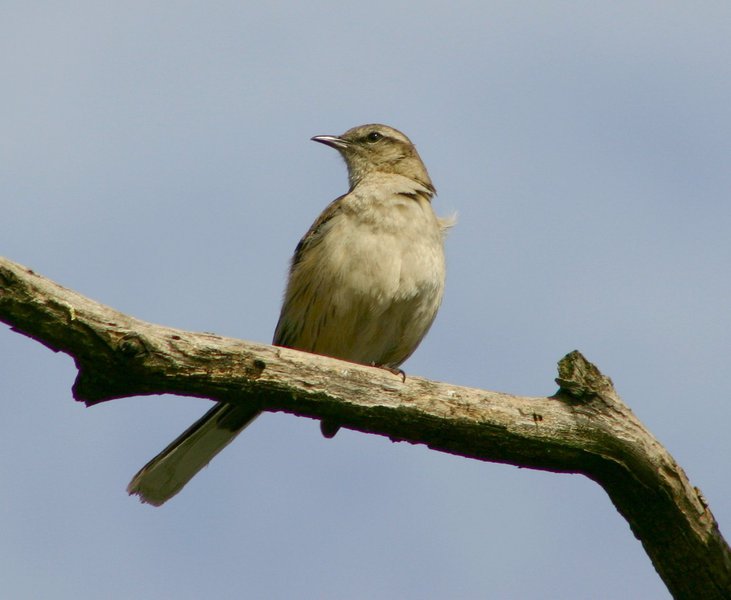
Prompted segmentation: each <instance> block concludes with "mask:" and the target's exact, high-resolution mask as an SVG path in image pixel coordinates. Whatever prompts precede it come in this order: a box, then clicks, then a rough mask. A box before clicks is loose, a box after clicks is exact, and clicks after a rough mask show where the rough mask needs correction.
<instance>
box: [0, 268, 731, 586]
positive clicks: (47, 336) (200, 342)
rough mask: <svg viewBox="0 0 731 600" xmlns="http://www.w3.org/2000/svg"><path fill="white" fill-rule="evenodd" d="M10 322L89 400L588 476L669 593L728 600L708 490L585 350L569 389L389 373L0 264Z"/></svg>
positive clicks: (568, 377)
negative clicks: (284, 423)
mask: <svg viewBox="0 0 731 600" xmlns="http://www.w3.org/2000/svg"><path fill="white" fill-rule="evenodd" d="M0 320H2V321H4V322H5V323H7V324H9V325H10V326H11V327H12V328H13V330H15V331H18V332H20V333H23V334H25V335H27V336H29V337H31V338H33V339H35V340H37V341H39V342H40V343H42V344H44V345H45V346H47V347H49V348H51V349H52V350H54V351H61V352H65V353H67V354H69V355H71V356H72V357H73V359H74V361H75V363H76V366H77V368H78V376H77V378H76V381H75V383H74V386H73V395H74V398H75V399H76V400H79V401H83V402H85V403H86V404H87V405H89V406H91V405H94V404H97V403H99V402H103V401H106V400H112V399H115V398H122V397H128V396H137V395H148V394H162V393H172V394H178V395H183V396H195V397H200V398H210V399H213V400H218V401H226V402H253V403H256V404H257V405H258V406H260V407H261V409H262V410H268V411H284V412H288V413H292V414H295V415H299V416H304V417H312V418H317V419H323V418H327V419H328V420H333V421H336V422H338V423H340V424H341V425H342V426H343V427H348V428H350V429H354V430H357V431H362V432H366V433H375V434H379V435H384V436H387V437H389V438H390V439H392V440H394V441H406V442H410V443H413V444H426V445H427V446H428V447H429V448H432V449H434V450H440V451H442V452H449V453H452V454H457V455H460V456H465V457H468V458H475V459H479V460H484V461H492V462H501V463H508V464H512V465H516V466H520V467H528V468H533V469H541V470H545V471H553V472H563V473H581V474H583V475H586V476H587V477H589V478H590V479H592V480H594V481H596V482H597V483H598V484H599V485H601V486H602V487H603V488H604V490H605V491H606V492H607V494H608V495H609V497H610V498H611V500H612V502H613V503H614V505H615V507H616V508H617V510H618V511H619V512H620V513H621V514H622V515H623V516H624V517H625V519H626V520H627V521H628V523H629V525H630V527H631V528H632V531H633V532H634V534H635V536H636V537H637V538H639V540H640V541H641V542H642V544H643V546H644V548H645V550H646V552H647V553H648V555H649V556H650V558H651V560H652V563H653V564H654V566H655V568H656V570H657V572H658V573H659V575H660V576H661V577H662V579H663V581H664V582H665V584H666V585H667V587H668V589H669V590H670V592H671V594H672V595H673V597H675V598H682V599H686V598H687V599H697V598H705V599H715V598H718V599H721V598H731V551H730V550H729V547H728V545H727V543H726V541H725V540H724V539H723V537H722V536H721V534H720V532H719V529H718V525H717V523H716V520H715V519H714V517H713V515H712V513H711V511H710V509H709V507H708V504H707V503H706V501H705V499H704V498H703V496H702V495H701V493H700V490H698V489H697V488H694V487H693V486H691V484H690V482H689V481H688V479H687V477H686V475H685V473H684V472H683V470H682V469H681V468H680V467H679V466H678V465H677V464H676V463H675V461H674V460H673V458H672V457H671V456H670V454H669V453H668V452H667V451H666V450H665V449H664V448H663V447H662V446H661V445H660V443H659V442H658V441H657V440H656V439H655V438H654V437H653V436H652V434H651V433H650V432H649V431H647V429H645V427H644V426H643V425H642V423H640V421H639V420H638V419H637V418H636V417H635V415H634V414H633V413H632V411H631V410H630V409H629V408H628V407H627V406H626V405H625V404H624V403H623V402H622V400H621V399H620V398H619V396H618V395H617V393H616V392H615V390H614V386H613V385H612V382H611V380H610V379H609V378H608V377H606V376H604V375H602V374H601V373H600V372H599V370H598V369H597V368H596V367H595V366H594V365H592V364H591V363H589V362H588V361H587V360H586V359H585V358H584V357H583V356H582V355H581V354H580V353H578V352H576V351H575V352H572V353H570V354H568V355H566V356H565V357H564V358H563V359H561V361H560V362H559V365H558V368H559V377H558V378H557V379H556V382H557V383H558V384H559V390H558V392H557V393H556V394H555V395H554V396H551V397H521V396H513V395H510V394H503V393H498V392H491V391H486V390H479V389H473V388H467V387H461V386H457V385H451V384H445V383H437V382H433V381H428V380H426V379H421V378H419V377H411V376H410V377H408V378H407V379H406V381H402V380H401V378H400V377H398V376H394V375H391V374H390V373H387V372H385V371H384V370H382V369H375V368H370V367H366V366H362V365H357V364H352V363H347V362H343V361H339V360H335V359H331V358H327V357H323V356H316V355H313V354H307V353H304V352H299V351H296V350H290V349H287V348H279V347H274V346H269V345H263V344H254V343H250V342H244V341H241V340H236V339H231V338H226V337H221V336H218V335H214V334H210V333H192V332H188V331H182V330H177V329H172V328H169V327H162V326H159V325H154V324H151V323H146V322H144V321H140V320H137V319H134V318H133V317H130V316H128V315H125V314H122V313H120V312H118V311H116V310H114V309H112V308H110V307H107V306H104V305H102V304H99V303H97V302H95V301H93V300H90V299H89V298H86V297H84V296H82V295H80V294H78V293H76V292H74V291H72V290H68V289H66V288H63V287H61V286H60V285H58V284H56V283H54V282H52V281H50V280H48V279H45V278H43V277H41V276H39V275H37V274H36V273H34V272H33V271H32V270H30V269H28V268H26V267H23V266H22V265H19V264H17V263H13V262H11V261H9V260H6V259H2V258H0Z"/></svg>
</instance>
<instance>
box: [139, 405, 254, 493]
mask: <svg viewBox="0 0 731 600" xmlns="http://www.w3.org/2000/svg"><path fill="white" fill-rule="evenodd" d="M259 413H260V410H259V409H258V408H257V407H250V406H241V405H238V404H228V403H225V402H219V403H218V404H216V405H215V406H214V407H213V408H212V409H211V410H209V411H208V412H207V413H206V414H205V415H203V416H202V417H201V418H200V419H198V420H197V421H196V422H195V423H193V425H191V426H190V427H189V428H188V429H186V430H185V431H184V432H183V433H182V434H181V435H180V436H178V437H177V439H175V441H173V442H172V443H171V444H170V445H169V446H168V447H167V448H165V450H163V451H162V452H160V454H158V455H157V456H156V457H155V458H153V459H152V460H151V461H150V462H148V463H147V464H146V465H145V466H144V467H142V469H140V471H139V472H138V473H137V475H135V476H134V477H133V478H132V481H130V483H129V485H128V486H127V491H128V492H129V493H130V495H131V494H137V495H138V496H139V497H140V500H141V501H142V502H148V503H149V504H153V505H155V506H160V505H161V504H163V503H165V502H167V501H168V500H170V498H172V497H173V496H174V495H175V494H177V493H178V492H179V491H180V490H181V489H183V487H184V486H185V484H187V483H188V482H189V481H190V480H191V479H192V478H193V477H194V476H195V474H196V473H198V471H200V470H201V469H202V468H203V467H205V466H206V465H207V464H208V463H209V462H210V461H211V460H212V459H213V457H214V456H216V454H218V453H219V452H220V451H221V450H223V449H224V448H225V447H226V446H228V445H229V444H230V443H231V442H232V441H233V440H234V438H235V437H236V436H237V435H238V434H239V433H241V431H243V429H244V428H245V427H246V426H247V425H248V424H249V423H251V422H252V421H253V420H254V419H255V418H256V417H257V416H258V415H259Z"/></svg>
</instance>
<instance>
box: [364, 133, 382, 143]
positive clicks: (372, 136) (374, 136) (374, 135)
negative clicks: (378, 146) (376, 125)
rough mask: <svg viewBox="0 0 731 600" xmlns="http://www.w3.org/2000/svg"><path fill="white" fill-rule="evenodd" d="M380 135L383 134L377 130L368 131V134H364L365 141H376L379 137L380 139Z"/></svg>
mask: <svg viewBox="0 0 731 600" xmlns="http://www.w3.org/2000/svg"><path fill="white" fill-rule="evenodd" d="M382 137H383V135H381V134H380V133H378V132H377V131H371V132H370V133H369V134H368V135H367V136H366V141H368V142H371V143H373V142H377V141H378V140H380V139H381V138H382Z"/></svg>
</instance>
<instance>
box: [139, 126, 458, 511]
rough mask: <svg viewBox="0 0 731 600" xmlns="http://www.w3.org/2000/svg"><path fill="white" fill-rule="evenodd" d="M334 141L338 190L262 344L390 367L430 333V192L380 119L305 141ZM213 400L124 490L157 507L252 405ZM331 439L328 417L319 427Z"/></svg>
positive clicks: (433, 271)
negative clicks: (342, 184) (340, 169)
mask: <svg viewBox="0 0 731 600" xmlns="http://www.w3.org/2000/svg"><path fill="white" fill-rule="evenodd" d="M311 139H312V140H313V141H315V142H319V143H321V144H324V145H326V146H330V147H332V148H334V149H335V150H337V151H338V152H339V153H340V155H341V156H342V158H343V159H344V161H345V164H346V167H347V171H348V183H349V190H348V192H347V193H345V194H343V195H342V196H340V197H339V198H336V199H335V200H334V201H332V202H331V203H330V204H329V205H328V206H327V207H326V208H325V210H324V211H323V212H322V213H321V214H320V216H319V217H318V218H317V219H316V220H315V222H314V223H313V224H312V226H311V227H310V228H309V230H308V231H307V233H305V235H304V236H303V237H302V239H301V240H300V242H299V243H298V244H297V247H296V249H295V251H294V255H293V257H292V260H291V263H290V268H289V278H288V282H287V286H286V290H285V293H284V300H283V302H282V308H281V313H280V316H279V321H278V323H277V326H276V329H275V332H274V338H273V344H274V345H277V346H283V347H288V348H294V349H297V350H303V351H306V352H312V353H315V354H321V355H326V356H330V357H334V358H339V359H342V360H345V361H350V362H354V363H360V364H364V365H369V366H373V367H380V368H383V369H387V370H389V371H391V372H393V373H401V374H403V371H401V369H400V365H401V364H402V363H403V362H404V361H405V360H406V359H407V358H409V356H411V354H412V353H413V352H414V350H416V348H417V346H419V344H420V343H421V341H422V339H423V338H424V336H425V335H426V333H427V332H428V331H429V328H430V327H431V325H432V323H433V321H434V318H435V317H436V314H437V311H438V309H439V306H440V304H441V302H442V297H443V293H444V285H445V271H446V268H445V257H444V239H445V236H446V232H447V230H448V229H449V228H450V227H451V226H452V225H453V224H454V217H447V218H440V217H437V215H436V214H435V212H434V210H433V208H432V199H433V197H434V196H435V195H436V189H435V188H434V185H433V184H432V181H431V179H430V178H429V174H428V172H427V170H426V167H425V166H424V163H423V162H422V160H421V158H420V156H419V154H418V152H417V151H416V147H415V146H414V144H412V143H411V141H410V140H409V138H407V137H406V136H405V135H404V134H403V133H401V132H400V131H398V130H397V129H394V128H393V127H389V126H387V125H381V124H367V125H360V126H358V127H353V128H352V129H349V130H348V131H346V132H345V133H343V134H342V135H339V136H335V135H317V136H315V137H313V138H311ZM260 410H261V409H260V408H259V407H258V406H249V405H247V404H245V403H227V402H218V403H217V404H216V405H214V407H213V408H211V409H210V410H209V411H208V412H207V413H206V414H205V415H203V417H201V418H200V419H198V421H196V422H195V423H194V424H193V425H191V426H190V427H189V428H188V429H187V430H186V431H184V432H183V433H182V434H181V435H180V436H178V438H177V439H175V440H174V441H173V442H172V443H171V444H170V445H168V446H167V447H166V448H165V449H164V450H163V451H162V452H160V453H159V454H158V455H157V456H155V458H153V459H152V460H151V461H150V462H148V463H147V464H146V465H145V466H144V467H143V468H142V469H141V470H140V471H139V472H138V473H137V474H136V475H135V476H134V477H133V479H132V481H131V482H130V484H129V486H128V488H127V491H128V492H129V494H130V495H134V494H136V495H138V496H139V497H140V500H141V501H142V502H145V503H149V504H152V505H154V506H160V505H162V504H163V503H165V502H166V501H168V500H169V499H170V498H172V497H173V496H175V495H176V494H177V493H178V492H179V491H180V490H181V489H182V488H183V487H184V486H185V485H186V484H187V483H188V482H189V481H190V480H191V479H192V478H193V477H194V476H195V475H196V474H197V473H198V472H199V471H200V470H201V469H203V467H205V466H206V465H207V464H208V463H209V462H210V461H211V459H213V457H214V456H216V455H217V454H218V453H219V452H220V451H221V450H223V449H224V448H225V447H226V446H227V445H228V444H229V443H230V442H232V441H233V440H234V438H236V436H237V435H238V434H239V433H241V432H242V431H243V429H244V428H245V427H246V426H247V425H249V424H250V423H251V422H252V421H253V420H254V419H255V418H256V417H257V416H258V415H259V414H260ZM322 428H323V433H324V434H325V435H326V436H327V437H330V436H331V435H334V433H335V431H337V429H338V424H327V423H323V424H322Z"/></svg>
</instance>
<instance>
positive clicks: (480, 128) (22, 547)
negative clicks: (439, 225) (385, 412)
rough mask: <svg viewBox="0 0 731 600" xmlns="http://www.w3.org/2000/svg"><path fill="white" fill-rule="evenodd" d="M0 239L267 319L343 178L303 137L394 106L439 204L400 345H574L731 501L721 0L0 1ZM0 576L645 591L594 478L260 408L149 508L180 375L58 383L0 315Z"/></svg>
mask: <svg viewBox="0 0 731 600" xmlns="http://www.w3.org/2000/svg"><path fill="white" fill-rule="evenodd" d="M0 15H1V18H0V67H1V70H2V73H3V80H4V85H3V94H2V95H0V120H1V122H2V131H3V133H2V137H1V138H0V184H1V187H0V214H1V215H2V218H0V231H2V235H1V236H0V254H2V255H4V256H7V257H8V258H11V259H13V260H16V261H18V262H20V263H23V264H25V265H28V266H30V267H32V268H33V269H34V270H36V271H38V272H39V273H42V274H44V275H46V276H48V277H50V278H52V279H54V280H56V281H58V282H59V283H61V284H63V285H64V286H66V287H70V288H73V289H76V290H77V291H79V292H81V293H83V294H86V295H88V296H90V297H91V298H94V299H96V300H99V301H101V302H103V303H105V304H108V305H111V306H113V307H115V308H117V309H119V310H122V311H124V312H127V313H129V314H131V315H134V316H136V317H138V318H141V319H145V320H149V321H152V322H156V323H161V324H165V325H170V326H174V327H179V328H185V329H191V330H198V331H213V332H216V333H219V334H222V335H227V336H233V337H240V338H244V339H249V340H255V341H263V342H268V341H269V340H270V339H271V335H272V332H273V329H274V325H275V323H276V319H277V316H278V312H279V303H280V298H281V294H282V291H283V287H284V283H285V277H286V270H287V261H288V260H289V257H290V255H291V253H292V251H293V249H294V247H295V245H296V243H297V241H298V240H299V238H300V236H301V235H302V234H303V233H304V232H305V231H306V230H307V228H308V227H309V225H310V223H311V222H312V221H313V220H314V218H315V217H316V216H317V215H318V214H319V212H320V211H321V210H322V208H324V206H325V205H326V204H327V203H328V202H330V201H331V200H332V199H333V198H335V197H336V196H338V195H339V194H341V193H343V192H344V191H346V189H347V180H346V175H345V168H344V165H343V164H342V161H341V160H340V159H339V158H338V156H337V153H335V152H333V151H332V150H329V149H327V148H324V147H322V146H320V145H317V144H313V143H312V142H310V141H309V138H310V137H311V136H313V135H317V134H338V133H342V132H343V131H345V130H346V129H348V128H350V127H352V126H354V125H358V124H361V123H367V122H383V123H387V124H389V125H393V126H395V127H397V128H398V129H401V130H402V131H404V132H405V133H406V134H407V135H408V136H409V137H410V138H411V139H412V140H413V141H414V142H415V143H416V145H417V147H418V148H419V152H420V154H421V156H422V158H423V159H424V161H425V163H426V165H427V167H428V168H429V172H430V174H431V176H432V179H433V181H434V183H435V185H436V187H437V189H438V191H439V196H438V197H437V198H436V200H435V208H436V210H437V212H438V213H440V214H442V215H446V214H449V213H452V212H454V211H456V212H457V213H458V214H459V224H458V225H457V227H455V228H454V229H453V231H452V233H451V234H450V237H449V239H448V242H447V260H448V284H447V293H446V296H445V300H444V304H443V307H442V310H441V312H440V314H439V316H438V318H437V321H436V323H435V325H434V327H433V329H432V331H431V332H430V334H429V336H428V337H427V338H426V339H425V341H424V342H423V344H422V346H421V347H420V348H419V350H418V351H417V352H416V353H415V354H414V356H413V357H412V358H411V359H410V360H409V361H408V362H407V363H406V364H405V369H406V371H407V372H408V373H411V374H413V375H419V376H424V377H428V378H432V379H437V380H441V381H448V382H452V383H456V384H461V385H470V386H475V387H480V388H486V389H493V390H499V391H505V392H510V393H516V394H526V395H547V394H551V393H553V392H554V391H555V389H556V386H555V384H554V383H553V378H554V377H555V364H556V362H557V360H558V359H560V358H561V357H562V356H563V355H564V354H565V353H566V352H569V351H570V350H573V349H575V348H577V349H579V350H581V351H582V352H583V353H584V354H585V355H586V356H587V358H589V359H590V360H591V361H593V362H595V363H596V364H597V365H598V366H599V367H600V369H601V370H602V371H603V372H604V373H605V374H607V375H609V376H610V377H612V379H613V380H614V382H615V385H616V387H617V389H618V391H619V392H620V394H621V395H622V397H623V399H624V400H625V402H626V403H627V404H629V405H630V406H631V407H632V409H633V410H634V412H635V413H636V414H637V415H638V416H639V418H640V419H641V420H642V421H643V422H644V423H645V424H646V425H647V427H648V428H649V429H650V430H651V431H652V432H653V433H654V434H655V435H656V436H657V437H658V439H659V440H660V441H661V442H662V443H663V444H664V445H665V446H666V447H667V448H668V449H669V450H670V452H671V453H672V454H673V456H674V457H675V458H676V460H677V461H678V462H679V463H680V464H681V465H682V466H683V468H684V469H685V471H686V472H687V474H688V476H689V477H690V479H691V482H692V483H693V484H694V485H696V486H698V487H700V488H701V489H702V491H703V493H704V494H705V496H706V498H707V499H708V501H709V503H710V506H711V508H712V510H713V511H714V514H715V515H716V518H717V519H718V521H719V523H720V526H721V529H722V531H725V532H727V530H728V527H729V526H730V525H729V524H731V476H729V469H728V460H729V456H730V455H731V438H729V436H728V433H727V429H728V427H727V426H726V423H727V422H728V420H729V419H731V402H730V401H729V384H728V372H729V366H730V364H731V352H729V350H730V346H731V342H730V340H731V311H730V310H729V298H731V276H730V272H731V271H730V269H729V265H730V264H731V235H729V231H731V203H730V202H729V198H730V197H731V169H730V168H729V165H730V164H731V64H730V63H729V60H728V57H729V56H730V55H731V6H730V5H729V4H728V3H725V2H704V3H700V4H698V3H695V4H693V5H690V4H688V3H682V2H653V1H649V2H643V3H637V2H611V3H609V2H604V3H583V2H554V1H542V2H523V3H512V2H455V3H450V4H449V6H447V5H446V4H442V3H436V2H424V3H421V4H419V5H414V4H413V3H407V2H399V1H396V2H394V1H391V2H370V3H358V4H354V5H349V4H347V3H335V2H312V3H307V4H299V3H287V2H279V3H277V2H274V3H269V5H268V6H260V7H253V8H252V7H250V6H248V5H247V3H240V2H215V3H203V2H177V3H171V2H157V3H155V4H154V6H150V5H149V3H138V2H125V3H103V2H102V3H100V2H77V3H74V4H73V5H71V6H69V5H65V6H62V5H58V4H51V3H48V4H45V3H28V2H6V3H4V4H3V6H2V8H0ZM0 356H2V361H1V362H0V396H1V397H2V402H0V477H1V478H2V481H3V482H4V485H3V491H2V501H1V502H0V526H1V528H2V531H3V535H2V537H1V538H0V565H2V566H1V567H0V576H1V578H2V580H3V589H4V593H5V594H7V596H8V597H12V598H50V597H52V598H57V599H66V598H69V599H70V598H74V599H79V598H109V599H117V598H119V599H122V598H130V597H135V598H141V599H147V598H150V599H152V598H173V597H174V598H180V599H195V598H204V597H217V598H224V599H225V598H241V597H246V598H271V599H279V598H281V599H286V598H307V599H309V598H313V599H315V598H316V599H330V598H332V599H336V598H337V599H340V598H348V599H349V600H350V599H354V600H357V599H361V598H362V599H366V598H397V599H411V598H419V599H423V598H446V597H449V598H455V599H460V598H464V599H471V598H500V599H513V598H515V599H521V598H549V599H551V598H556V599H559V598H560V599H562V600H575V599H576V600H578V599H584V598H593V599H603V598H606V599H612V598H623V599H624V598H630V599H634V598H637V599H643V600H646V599H655V598H657V599H660V598H668V597H669V595H668V594H667V592H666V590H665V588H664V586H663V584H662V582H661V581H660V579H659V578H658V576H657V575H656V574H655V572H654V570H653V568H652V565H651V564H650V562H649V560H648V559H647V557H646V556H645V554H644V552H643V551H642V548H641V546H640V544H639V542H638V541H637V540H636V539H635V538H634V537H633V535H632V533H631V532H630V530H629V528H628V526H627V524H626V523H625V522H624V521H623V520H622V519H621V517H620V516H619V515H618V514H617V512H616V511H615V509H614V508H613V506H612V505H611V503H610V501H609V499H608V498H607V496H606V495H605V494H604V492H603V491H602V490H601V489H600V488H599V487H598V486H596V485H595V484H594V483H592V482H591V481H589V480H587V479H585V478H583V477H580V476H570V475H554V474H548V473H541V472H535V471H529V470H525V469H517V468H514V467H508V466H502V465H494V464H489V463H479V462H476V461H469V460H467V459H463V458H458V457H453V456H448V455H445V454H440V453H437V452H433V451H429V450H427V449H425V448H423V447H414V446H409V445H405V444H393V443H391V442H389V441H387V440H386V439H385V438H379V437H375V436H367V435H363V434H360V433H354V432H349V431H341V432H340V433H339V434H338V435H337V437H335V438H334V439H333V440H325V439H323V438H322V437H321V436H320V434H319V429H318V425H317V423H315V422H314V421H312V420H309V419H300V418H295V417H292V416H288V415H280V414H278V415H265V416H264V417H262V418H260V419H259V420H258V421H257V422H256V423H255V425H253V426H252V427H251V428H250V429H249V430H247V432H246V435H243V436H241V437H240V438H239V439H238V440H237V441H236V443H235V444H233V445H232V446H230V447H229V448H228V449H227V450H226V451H225V452H224V453H223V454H222V455H220V456H219V457H218V458H217V459H216V460H215V461H214V462H213V463H212V464H211V465H210V466H209V467H208V469H206V470H205V471H204V472H203V473H202V474H201V475H199V476H198V477H197V478H196V479H195V480H194V481H193V482H192V483H191V484H190V485H189V486H188V487H187V488H186V489H185V490H184V492H183V493H181V494H180V495H179V496H178V497H176V498H175V499H174V500H173V501H171V502H170V503H169V504H167V505H165V506H164V507H163V508H161V509H154V508H152V507H149V506H144V505H141V504H139V503H138V502H137V501H136V500H135V499H133V498H129V497H128V496H127V495H126V494H125V492H124V489H125V486H126V484H127V482H128V481H129V479H130V477H131V476H132V475H133V474H134V473H135V472H136V470H137V469H138V468H139V467H140V466H142V465H143V464H144V463H145V462H146V461H147V460H148V459H149V458H150V457H151V456H153V455H154V454H155V453H156V452H158V451H159V450H160V449H162V448H163V447H164V446H165V445H166V444H167V443H168V442H169V441H170V440H171V439H172V438H173V437H174V436H176V435H177V434H178V433H179V432H180V431H182V429H184V428H185V427H186V426H187V425H188V424H189V423H190V422H192V421H193V420H194V419H195V418H197V416H198V415H200V414H202V413H203V412H204V411H205V410H206V409H207V408H208V404H207V403H206V402H205V401H202V400H195V399H186V398H175V397H167V396H166V397H147V398H134V399H124V400H119V401H114V402H109V403H106V404H104V405H100V406H97V407H94V408H91V409H86V408H84V407H83V406H82V405H80V404H78V403H75V402H74V401H73V400H72V398H71V393H70V387H71V384H72V382H73V379H74V373H75V372H74V369H73V363H72V361H71V359H70V358H68V357H67V356H65V355H60V354H59V355H57V354H53V353H52V352H50V351H49V350H47V349H46V348H44V347H42V346H41V345H39V344H37V343H35V342H32V341H30V340H28V339H26V338H24V337H22V336H20V335H18V334H16V333H13V332H11V331H10V330H9V329H8V328H7V327H4V326H2V327H0Z"/></svg>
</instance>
